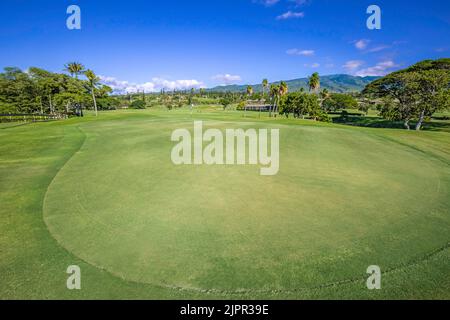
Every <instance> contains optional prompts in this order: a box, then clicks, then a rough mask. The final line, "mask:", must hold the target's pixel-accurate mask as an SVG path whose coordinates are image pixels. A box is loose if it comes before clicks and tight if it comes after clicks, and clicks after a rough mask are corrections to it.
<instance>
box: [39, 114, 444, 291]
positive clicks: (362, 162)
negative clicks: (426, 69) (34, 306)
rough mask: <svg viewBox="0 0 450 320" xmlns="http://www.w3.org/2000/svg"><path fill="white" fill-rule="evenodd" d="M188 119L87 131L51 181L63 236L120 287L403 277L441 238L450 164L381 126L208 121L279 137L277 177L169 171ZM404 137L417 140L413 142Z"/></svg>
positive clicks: (316, 283)
mask: <svg viewBox="0 0 450 320" xmlns="http://www.w3.org/2000/svg"><path fill="white" fill-rule="evenodd" d="M192 125H193V123H192V121H188V120H186V119H184V120H183V121H181V120H177V121H170V118H169V119H162V118H161V119H158V121H149V120H145V119H139V118H136V119H134V118H132V117H130V118H128V119H126V120H124V119H117V120H115V121H101V122H90V123H89V122H87V123H83V124H82V125H81V126H80V128H81V130H82V131H83V132H84V133H85V135H86V140H85V142H84V144H83V146H82V147H81V149H80V150H79V151H78V152H77V153H75V154H74V155H73V157H72V158H71V159H70V160H69V161H68V162H67V163H66V165H65V166H64V167H63V168H62V169H61V170H60V171H59V173H58V174H57V176H56V177H55V179H54V180H53V182H52V183H51V184H50V186H49V188H48V191H47V194H46V197H45V200H44V219H45V222H46V224H47V226H48V229H49V230H50V232H51V234H52V235H53V236H54V237H55V238H56V239H57V241H58V242H59V243H60V244H61V245H62V246H64V247H65V248H66V249H68V250H69V251H70V252H72V253H74V254H75V255H77V256H78V257H80V258H82V259H84V260H85V261H86V262H88V263H90V264H93V265H95V266H97V267H99V268H102V269H105V270H107V271H109V272H110V273H112V274H114V275H116V276H119V277H121V278H123V279H126V280H131V281H136V282H142V283H150V284H154V285H160V286H167V287H177V288H185V289H193V290H216V291H223V292H242V291H245V290H247V291H255V292H256V291H260V292H263V291H268V292H270V291H271V290H279V291H294V290H297V289H301V288H315V287H320V286H323V285H326V284H330V283H335V282H340V281H344V280H348V279H355V278H361V277H364V276H365V272H366V269H367V267H368V266H369V265H374V264H375V265H379V266H380V267H381V268H382V270H388V269H392V268H399V267H402V266H405V265H408V264H410V263H412V262H414V261H417V260H419V259H421V258H422V257H424V256H426V255H427V254H428V253H429V252H432V251H433V250H435V249H436V248H439V247H442V246H444V245H446V244H447V242H448V225H449V222H450V217H449V215H448V199H449V193H450V191H449V190H450V189H449V186H450V184H449V181H448V176H449V174H448V163H445V162H443V161H441V160H439V159H437V158H435V157H433V156H431V155H429V154H427V153H425V152H421V151H419V150H417V149H415V148H412V147H409V146H407V145H405V144H403V143H398V142H396V141H394V139H391V138H389V137H387V136H386V135H384V133H382V132H381V131H376V130H358V129H353V128H348V129H347V128H345V127H342V128H340V127H331V126H330V127H321V126H300V125H296V126H293V125H284V124H278V125H277V124H275V123H273V124H268V123H267V122H254V123H252V122H236V121H233V122H226V121H219V120H214V121H213V120H210V121H205V123H204V125H205V127H206V128H219V129H225V128H244V129H245V128H259V127H264V128H267V127H269V128H270V127H273V128H279V129H280V171H279V174H278V175H276V176H260V175H259V166H251V165H245V166H206V165H205V166H175V165H173V164H172V162H171V160H170V152H171V148H172V147H173V145H174V144H173V143H172V142H171V141H170V135H171V133H172V131H173V130H174V129H177V128H189V129H192ZM411 139H412V138H411Z"/></svg>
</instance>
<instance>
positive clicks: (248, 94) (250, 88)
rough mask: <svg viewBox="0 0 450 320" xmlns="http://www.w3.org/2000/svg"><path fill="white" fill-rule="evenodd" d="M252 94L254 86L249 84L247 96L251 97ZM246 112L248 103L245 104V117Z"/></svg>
mask: <svg viewBox="0 0 450 320" xmlns="http://www.w3.org/2000/svg"><path fill="white" fill-rule="evenodd" d="M252 94H253V87H252V86H247V96H248V99H250V96H251V95H252ZM246 113H247V104H245V107H244V117H245V115H246Z"/></svg>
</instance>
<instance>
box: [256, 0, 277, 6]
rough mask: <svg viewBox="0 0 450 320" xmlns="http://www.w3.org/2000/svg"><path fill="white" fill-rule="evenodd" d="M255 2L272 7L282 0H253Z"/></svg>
mask: <svg viewBox="0 0 450 320" xmlns="http://www.w3.org/2000/svg"><path fill="white" fill-rule="evenodd" d="M253 2H256V3H260V4H263V5H265V6H266V7H270V6H273V5H275V4H277V3H278V2H280V0H253Z"/></svg>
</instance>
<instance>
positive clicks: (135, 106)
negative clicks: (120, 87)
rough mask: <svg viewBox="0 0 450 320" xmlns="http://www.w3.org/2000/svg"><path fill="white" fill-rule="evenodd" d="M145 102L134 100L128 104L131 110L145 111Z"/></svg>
mask: <svg viewBox="0 0 450 320" xmlns="http://www.w3.org/2000/svg"><path fill="white" fill-rule="evenodd" d="M145 107H146V106H145V102H144V101H142V100H135V101H133V102H132V103H131V104H130V108H131V109H145Z"/></svg>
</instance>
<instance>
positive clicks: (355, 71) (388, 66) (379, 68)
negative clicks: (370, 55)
mask: <svg viewBox="0 0 450 320" xmlns="http://www.w3.org/2000/svg"><path fill="white" fill-rule="evenodd" d="M364 64H365V62H364V61H360V60H350V61H347V62H346V63H345V64H344V65H343V66H342V67H343V68H344V69H345V70H346V71H347V72H348V73H350V74H352V75H355V76H360V77H367V76H385V75H386V74H388V73H389V72H392V71H393V69H394V68H396V67H398V65H397V64H396V63H395V62H394V61H393V60H383V61H381V62H379V63H377V64H376V65H374V66H372V67H367V68H362V69H361V67H362V66H363V65H364Z"/></svg>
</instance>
